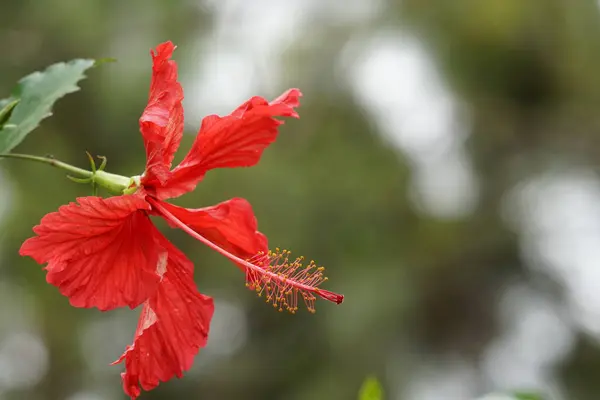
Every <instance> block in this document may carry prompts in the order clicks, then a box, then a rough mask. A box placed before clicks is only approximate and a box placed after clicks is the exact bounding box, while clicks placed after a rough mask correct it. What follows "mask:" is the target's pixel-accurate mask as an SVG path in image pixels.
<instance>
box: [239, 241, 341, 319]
mask: <svg viewBox="0 0 600 400" xmlns="http://www.w3.org/2000/svg"><path fill="white" fill-rule="evenodd" d="M290 255H291V252H290V251H288V250H285V249H284V250H280V249H279V248H277V249H275V251H271V250H269V252H268V253H267V254H265V253H263V252H260V253H259V254H257V255H256V256H254V257H253V258H251V259H249V260H248V262H249V263H251V264H254V265H257V266H259V267H261V268H262V269H263V271H257V270H255V269H249V268H248V269H246V286H247V287H248V288H249V289H250V290H254V291H256V293H257V294H258V296H259V297H261V296H262V295H263V294H264V295H265V301H266V302H267V303H270V304H272V305H273V307H274V308H278V309H279V311H283V310H284V309H285V310H286V311H288V312H290V313H292V314H295V313H296V311H298V296H301V297H302V300H303V301H304V304H305V305H306V308H307V309H308V311H309V312H311V313H314V312H315V301H316V299H317V297H316V296H315V294H316V295H318V296H320V297H322V298H324V299H326V300H329V301H332V302H334V303H337V304H340V303H341V302H342V301H344V296H342V295H340V294H337V293H333V292H329V291H326V290H321V289H319V288H318V286H319V285H320V284H322V283H323V282H325V281H327V277H326V276H324V274H323V273H324V271H325V268H324V267H318V266H317V265H316V264H315V262H314V261H312V260H311V261H310V262H309V263H308V264H307V265H306V266H304V257H297V258H295V259H291V258H290Z"/></svg>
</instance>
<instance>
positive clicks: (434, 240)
mask: <svg viewBox="0 0 600 400" xmlns="http://www.w3.org/2000/svg"><path fill="white" fill-rule="evenodd" d="M0 10H1V11H0V49H1V50H0V52H1V56H0V94H1V96H0V97H4V96H7V95H8V93H9V91H10V89H11V87H12V86H13V85H14V83H15V82H16V81H17V80H18V79H19V78H20V77H22V76H24V75H26V74H28V73H30V72H32V71H35V70H39V69H43V68H45V67H46V66H47V65H49V64H51V63H54V62H58V61H63V60H68V59H72V58H77V57H91V58H101V57H115V58H117V59H118V62H117V63H114V64H106V65H103V66H101V67H99V68H95V69H93V70H91V71H89V73H88V79H86V80H85V81H83V82H82V83H81V86H82V88H83V89H82V91H80V92H77V93H75V94H73V95H69V96H67V97H66V98H64V99H63V100H61V101H60V102H59V103H58V104H57V105H56V107H55V110H54V111H55V115H54V116H53V117H52V118H51V119H48V120H45V121H44V122H43V124H42V126H41V127H40V128H39V129H37V130H36V131H35V132H34V133H32V134H31V135H30V136H29V138H28V139H27V140H26V142H24V143H23V144H22V145H21V146H19V148H18V149H16V151H18V152H22V153H32V154H38V155H44V154H47V153H50V154H53V155H55V156H56V157H57V158H59V159H61V160H64V161H67V162H70V163H73V164H75V165H79V166H82V167H85V166H86V165H87V164H86V158H85V154H84V151H85V150H89V151H90V152H92V153H94V154H101V155H105V156H107V157H108V159H109V164H108V169H109V171H111V172H115V173H119V174H123V175H136V174H139V173H141V172H142V171H141V169H142V168H143V165H144V159H143V156H144V152H143V147H142V141H141V139H140V135H139V133H138V126H137V120H138V118H139V115H140V114H141V111H142V110H143V108H144V106H145V102H146V99H147V91H148V86H149V78H150V70H151V68H150V56H149V50H150V48H151V47H154V46H155V45H156V44H158V43H160V42H162V41H165V40H168V39H170V40H172V41H174V42H175V43H176V44H178V45H179V49H178V50H177V51H176V55H175V57H176V59H177V61H178V63H179V65H180V72H181V80H182V83H183V86H184V90H185V94H186V100H185V103H184V105H185V111H186V131H187V133H188V135H186V137H185V139H184V143H183V144H182V152H180V153H179V154H178V159H181V158H182V156H183V152H184V151H185V149H186V148H188V147H189V145H190V144H191V142H192V140H193V138H194V134H195V133H196V132H197V129H198V126H199V124H200V121H201V118H202V116H203V115H206V114H209V113H218V114H226V113H228V112H230V111H231V110H233V109H234V108H235V107H236V106H237V105H238V104H240V103H241V102H243V101H244V100H246V99H247V98H249V97H250V96H252V95H255V94H256V95H262V96H266V97H269V98H274V97H275V96H277V95H278V94H279V93H281V92H282V91H283V90H285V89H286V88H288V87H299V88H301V89H302V91H303V92H304V98H303V102H302V107H301V108H300V114H301V119H300V120H291V121H288V122H287V123H286V125H284V126H283V128H282V129H281V135H280V137H279V139H278V141H277V143H276V144H274V145H273V146H271V147H270V148H269V149H268V150H267V151H266V152H265V155H264V157H263V159H262V161H261V163H260V164H259V165H258V166H257V167H254V168H250V169H236V170H219V171H213V172H211V173H209V174H208V176H207V177H206V179H205V180H204V181H203V182H202V183H201V185H199V187H198V189H197V190H196V191H195V193H193V194H189V195H187V196H185V197H184V198H181V199H178V200H177V201H176V203H177V204H180V205H185V206H192V207H200V206H206V205H211V204H214V203H216V202H219V201H222V200H225V199H228V198H231V197H234V196H242V197H245V198H247V199H248V200H249V201H250V202H251V203H252V204H253V206H254V209H255V213H256V215H257V217H258V219H259V227H260V229H261V230H262V231H263V232H265V233H266V234H267V235H268V237H269V238H270V242H271V243H272V245H279V246H282V247H286V248H291V249H293V250H294V252H295V254H298V255H301V254H304V255H305V256H306V257H308V258H314V259H315V260H317V261H318V262H319V263H321V264H324V265H325V266H327V267H328V271H329V272H328V275H329V277H330V281H329V282H328V288H329V289H331V290H335V291H339V292H342V293H344V294H345V295H346V301H345V302H344V304H343V305H340V306H335V305H332V304H326V303H325V302H321V303H320V304H318V307H317V313H316V314H315V315H310V314H308V313H307V312H301V313H299V314H298V315H295V316H291V315H287V314H280V313H277V312H274V311H273V309H272V308H269V307H268V306H266V305H265V304H264V303H263V302H262V301H260V300H259V299H258V298H256V297H255V296H254V295H253V294H252V293H251V292H249V291H247V290H246V289H245V288H244V277H243V275H242V274H240V272H239V271H238V270H237V268H235V267H233V266H232V264H231V263H229V262H228V261H227V260H226V259H224V258H222V257H220V256H219V255H217V254H214V253H213V252H211V251H210V250H208V249H206V248H205V247H203V246H202V245H201V244H199V243H198V242H196V241H194V240H193V239H191V238H189V237H187V236H186V235H185V234H183V233H181V232H178V231H175V230H171V229H168V228H166V227H164V225H162V226H163V227H164V228H165V232H166V233H167V235H168V237H169V238H170V239H171V240H172V241H173V242H175V243H176V244H177V245H178V246H180V247H181V248H182V249H184V250H185V252H186V253H187V254H188V255H189V257H190V258H191V259H192V260H193V261H194V262H195V265H196V279H197V283H198V287H199V289H200V290H201V291H202V292H204V293H206V294H209V295H211V296H213V297H214V298H215V301H216V312H215V317H214V320H213V323H212V330H211V337H210V340H209V344H208V347H207V348H206V349H204V350H202V351H201V353H200V355H199V356H198V357H197V358H196V362H195V365H194V367H193V368H192V370H191V371H190V372H188V373H187V374H186V377H185V378H184V379H182V380H176V379H175V380H172V381H170V382H168V383H164V384H161V385H160V386H159V387H158V388H157V389H155V390H154V391H152V392H150V393H145V394H144V395H143V397H142V398H143V399H148V400H159V399H204V400H220V399H236V400H237V399H251V400H269V399H286V400H300V399H316V400H319V399H328V400H336V399H339V400H346V399H354V398H356V393H357V391H358V388H359V386H360V384H361V382H362V380H363V378H364V377H365V376H366V375H368V374H376V375H377V376H379V378H380V379H381V380H382V383H383V385H384V387H385V389H386V392H387V395H388V398H389V399H402V400H404V399H405V400H463V399H465V400H466V399H473V398H478V397H480V396H483V395H484V394H485V393H489V392H497V391H510V390H513V389H535V390H539V391H541V392H543V393H545V394H546V395H547V398H548V399H558V400H560V399H565V400H566V399H569V400H571V399H575V400H588V399H589V400H596V399H599V398H600V343H599V340H600V177H599V176H598V166H599V163H600V113H599V111H600V4H599V3H598V2H597V1H595V0H568V1H567V0H527V1H524V0H487V1H482V0H453V1H448V0H403V1H397V0H396V1H395V0H343V1H342V0H251V1H247V0H210V1H209V0H205V1H201V0H187V1H175V0H173V1H168V2H167V1H158V0H131V1H119V0H89V1H81V0H44V1H5V2H2V4H1V6H0ZM88 194H90V188H89V187H86V186H82V185H76V184H74V183H72V182H70V181H68V180H66V179H65V178H64V175H63V174H62V173H61V172H60V171H57V170H52V169H50V168H49V167H46V166H42V165H35V164H30V163H23V162H19V161H13V160H5V161H2V162H1V163H0V227H1V228H0V399H3V400H5V399H6V400H15V399H18V400H20V399H26V400H55V399H56V400H105V399H124V398H125V396H124V395H123V394H122V391H121V384H120V378H119V373H120V372H121V369H122V366H112V367H111V366H109V365H108V364H109V363H110V362H112V361H113V360H115V359H116V358H117V357H118V356H119V355H120V354H121V352H122V351H123V350H124V348H125V346H126V345H127V344H129V343H130V342H131V340H132V337H133V333H134V330H135V325H136V321H137V317H138V311H132V310H118V311H115V312H109V313H101V312H99V311H96V310H82V309H75V308H72V307H70V306H69V304H68V301H67V299H66V298H64V297H63V296H61V295H60V294H59V293H58V291H57V290H56V288H54V287H52V286H50V285H47V284H46V283H45V279H44V274H43V272H42V270H41V268H40V267H39V266H38V265H36V264H35V263H34V262H33V261H32V260H31V259H24V258H20V257H19V255H18V249H19V246H20V244H21V243H22V242H23V240H24V239H26V238H27V237H29V236H30V235H31V234H32V233H31V228H32V226H34V225H35V224H37V223H38V221H39V220H40V218H41V217H42V216H43V215H44V214H46V213H48V212H51V211H54V210H56V209H57V207H58V206H59V205H61V204H65V203H67V202H69V201H72V200H73V199H74V198H75V197H76V196H85V195H88Z"/></svg>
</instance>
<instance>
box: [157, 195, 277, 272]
mask: <svg viewBox="0 0 600 400" xmlns="http://www.w3.org/2000/svg"><path fill="white" fill-rule="evenodd" d="M160 204H161V206H163V207H164V208H165V209H166V210H167V211H169V212H170V213H171V214H173V215H174V216H175V217H176V218H177V219H179V220H180V221H182V222H183V223H185V224H186V225H187V226H189V227H190V228H191V229H193V230H194V231H196V232H198V233H199V234H201V235H202V236H204V237H205V238H207V239H208V240H210V241H211V242H213V243H215V244H216V245H218V246H219V247H221V248H223V249H225V250H227V251H228V252H230V253H232V254H234V255H236V256H238V257H240V258H243V259H246V258H250V257H253V256H254V255H256V254H257V253H259V252H261V251H262V252H265V253H266V252H267V251H268V250H269V248H268V243H267V238H266V236H265V235H263V234H262V233H260V232H259V231H258V230H257V222H256V217H255V216H254V212H253V211H252V206H251V205H250V203H248V201H247V200H245V199H242V198H233V199H231V200H227V201H224V202H222V203H219V204H217V205H215V206H212V207H205V208H196V209H188V208H182V207H177V206H174V205H172V204H169V203H165V202H160ZM165 219H166V220H167V222H169V223H171V222H170V221H169V219H168V218H165ZM171 225H172V226H175V225H173V224H171ZM242 269H243V268H242Z"/></svg>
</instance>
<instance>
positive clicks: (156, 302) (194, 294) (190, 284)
mask: <svg viewBox="0 0 600 400" xmlns="http://www.w3.org/2000/svg"><path fill="white" fill-rule="evenodd" d="M165 241H166V239H165ZM167 243H168V242H167ZM165 247H166V248H167V249H168V253H169V256H168V263H167V267H166V272H165V274H164V276H163V279H162V281H161V283H160V285H159V288H158V290H157V291H156V294H155V295H154V296H153V297H152V298H150V299H149V300H148V301H147V302H146V303H144V308H143V309H142V314H141V315H140V320H139V323H138V328H137V330H136V333H135V339H134V342H133V345H131V346H128V347H127V349H126V350H125V352H124V353H123V355H122V356H121V357H120V358H119V359H118V360H117V361H115V362H114V363H113V364H117V363H120V362H123V361H125V372H124V373H122V374H121V377H122V379H123V389H124V391H125V393H127V394H128V395H129V396H130V397H131V398H132V399H135V398H137V396H139V395H140V386H141V387H142V388H143V389H144V390H151V389H153V388H155V387H156V386H158V384H159V383H160V382H166V381H168V380H169V379H171V378H173V377H174V376H176V377H178V378H180V377H181V376H182V374H183V371H186V370H188V369H190V367H191V366H192V363H193V361H194V357H195V356H196V354H197V353H198V351H199V350H200V348H202V347H204V346H205V345H206V341H207V339H208V331H209V326H210V321H211V319H212V315H213V312H214V305H213V300H212V298H210V297H208V296H205V295H203V294H200V293H198V291H197V289H196V286H195V284H194V280H193V275H192V268H193V266H192V263H191V262H190V261H189V260H188V259H187V258H186V257H185V255H183V254H182V253H181V252H180V251H179V250H178V249H177V248H175V247H174V246H173V245H171V244H170V243H168V244H167V245H166V246H165Z"/></svg>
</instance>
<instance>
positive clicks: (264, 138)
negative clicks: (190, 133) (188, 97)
mask: <svg viewBox="0 0 600 400" xmlns="http://www.w3.org/2000/svg"><path fill="white" fill-rule="evenodd" d="M300 96H302V94H301V93H300V91H299V90H298V89H290V90H288V91H287V92H285V93H283V94H282V95H281V96H279V97H278V98H277V99H276V100H274V101H272V102H270V103H269V102H267V100H265V99H263V98H262V97H253V98H251V99H250V100H248V101H247V102H245V103H244V104H242V105H241V106H240V107H238V108H237V109H236V110H235V111H233V112H232V113H231V114H230V115H228V116H226V117H219V116H217V115H209V116H207V117H206V118H204V120H203V121H202V126H201V127H200V132H199V133H198V136H197V137H196V140H195V142H194V144H193V145H192V148H191V150H190V152H189V153H188V154H187V156H186V157H185V158H184V159H183V161H182V162H181V164H179V165H178V166H177V167H176V168H175V169H174V170H173V171H172V175H171V176H170V177H169V178H168V180H167V181H166V182H165V183H164V184H162V183H161V184H160V185H156V187H155V190H156V191H155V195H156V196H157V197H158V198H160V199H166V198H170V197H177V196H180V195H182V194H184V193H187V192H189V191H191V190H193V189H194V188H195V187H196V185H197V184H198V182H200V181H201V180H202V178H203V177H204V175H205V173H206V172H207V171H209V170H211V169H214V168H224V167H250V166H252V165H255V164H256V163H257V162H258V161H259V159H260V157H261V155H262V152H263V151H264V149H265V148H266V147H267V146H268V145H269V144H271V143H273V142H274V141H275V139H276V138H277V128H278V127H279V125H281V124H283V121H281V120H278V119H276V118H275V117H294V118H297V117H298V114H297V113H296V111H295V110H294V108H295V107H298V106H299V104H300V102H299V98H300Z"/></svg>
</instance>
